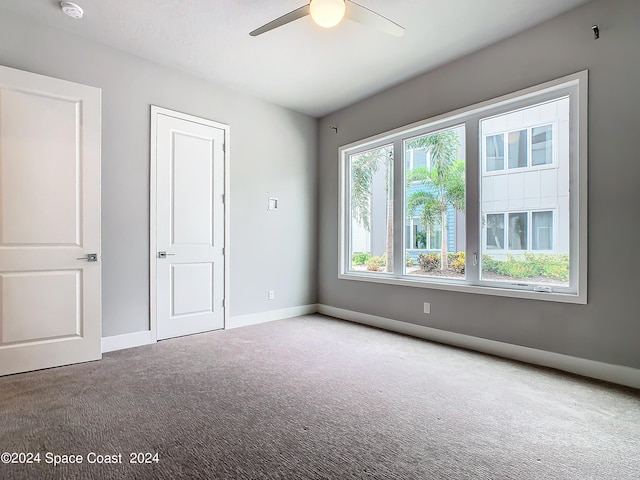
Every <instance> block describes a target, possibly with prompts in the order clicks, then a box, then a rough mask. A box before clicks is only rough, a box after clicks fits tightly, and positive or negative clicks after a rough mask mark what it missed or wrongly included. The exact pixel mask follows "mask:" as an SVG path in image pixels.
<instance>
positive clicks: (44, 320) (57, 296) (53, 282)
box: [0, 67, 101, 375]
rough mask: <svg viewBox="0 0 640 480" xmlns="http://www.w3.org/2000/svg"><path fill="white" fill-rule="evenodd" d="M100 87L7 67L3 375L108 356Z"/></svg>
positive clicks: (2, 122) (0, 291)
mask: <svg viewBox="0 0 640 480" xmlns="http://www.w3.org/2000/svg"><path fill="white" fill-rule="evenodd" d="M89 253H95V254H97V258H98V259H99V256H100V90H99V89H97V88H93V87H88V86H84V85H79V84H75V83H71V82H66V81H63V80H58V79H53V78H49V77H44V76H41V75H35V74H32V73H28V72H22V71H19V70H14V69H10V68H6V67H0V375H5V374H10V373H17V372H22V371H28V370H36V369H40V368H48V367H54V366H58V365H67V364H71V363H77V362H84V361H89V360H96V359H98V358H100V357H101V305H100V262H99V261H96V262H88V261H87V260H86V258H87V254H89Z"/></svg>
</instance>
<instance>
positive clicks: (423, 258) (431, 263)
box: [418, 253, 440, 272]
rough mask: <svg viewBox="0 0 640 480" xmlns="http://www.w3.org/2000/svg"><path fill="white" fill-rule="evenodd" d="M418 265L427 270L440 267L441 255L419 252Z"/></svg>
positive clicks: (430, 270)
mask: <svg viewBox="0 0 640 480" xmlns="http://www.w3.org/2000/svg"><path fill="white" fill-rule="evenodd" d="M418 265H420V267H422V269H423V270H424V271H425V272H432V271H434V270H439V269H440V255H438V254H437V253H419V254H418Z"/></svg>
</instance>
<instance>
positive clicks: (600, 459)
mask: <svg viewBox="0 0 640 480" xmlns="http://www.w3.org/2000/svg"><path fill="white" fill-rule="evenodd" d="M0 452H32V453H34V454H35V453H40V463H37V462H36V463H31V464H2V463H0V478H2V479H12V480H13V479H15V480H18V479H63V478H65V479H66V478H68V479H111V478H113V479H147V478H148V479H156V478H157V479H180V478H193V479H198V478H202V479H205V478H206V479H360V478H363V479H374V478H375V479H532V480H534V479H535V480H544V479H554V480H557V479H562V480H564V479H576V480H587V479H597V480H605V479H612V480H613V479H615V480H624V479H629V480H631V479H633V480H637V479H638V478H640V392H638V391H636V390H631V389H626V388H621V387H615V386H612V385H608V384H604V383H598V382H593V381H589V380H586V379H582V378H579V377H574V376H569V375H564V374H561V373H558V372H555V371H552V370H546V369H539V368H535V367H531V366H528V365H523V364H520V363H515V362H511V361H506V360H501V359H497V358H494V357H490V356H486V355H482V354H477V353H472V352H468V351H464V350H459V349H455V348H449V347H446V346H442V345H438V344H433V343H429V342H426V341H423V340H418V339H414V338H410V337H405V336H401V335H397V334H393V333H388V332H384V331H380V330H376V329H372V328H368V327H364V326H361V325H356V324H352V323H348V322H343V321H339V320H335V319H332V318H329V317H324V316H321V315H310V316H305V317H299V318H295V319H289V320H281V321H277V322H271V323H267V324H262V325H256V326H252V327H245V328H240V329H235V330H229V331H219V332H212V333H207V334H202V335H195V336H191V337H184V338H179V339H173V340H168V341H163V342H160V343H158V344H156V345H151V346H147V347H140V348H135V349H129V350H124V351H119V352H113V353H109V354H106V355H105V356H104V359H103V360H102V361H99V362H93V363H87V364H82V365H73V366H69V367H61V368H56V369H51V370H45V371H39V372H32V373H26V374H20V375H13V376H8V377H2V378H0ZM135 452H142V453H144V452H150V453H151V454H152V455H153V454H155V453H157V462H155V461H154V460H155V459H154V458H153V457H151V456H149V457H148V460H150V461H151V463H148V464H144V463H143V464H131V463H129V461H130V459H131V456H130V455H131V454H132V453H135ZM95 454H98V455H107V457H98V456H96V455H95ZM120 454H121V455H122V463H121V464H96V463H89V462H90V461H95V460H100V459H102V460H104V459H111V460H118V459H119V458H120V457H119V456H118V455H120ZM47 455H48V457H47ZM53 455H60V456H61V455H80V456H81V457H80V458H81V460H82V463H81V464H62V465H58V466H54V465H52V464H51V463H47V459H49V461H53V460H54V459H55V458H57V457H53ZM109 455H110V456H109ZM114 455H115V456H114ZM135 458H138V457H137V456H136V457H135ZM140 459H141V460H145V458H144V457H140ZM60 460H63V459H62V458H60ZM65 460H67V461H68V460H69V458H66V459H65Z"/></svg>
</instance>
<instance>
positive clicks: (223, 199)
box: [222, 193, 225, 203]
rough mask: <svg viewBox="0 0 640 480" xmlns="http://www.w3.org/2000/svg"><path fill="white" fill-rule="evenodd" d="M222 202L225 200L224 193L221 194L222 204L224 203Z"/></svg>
mask: <svg viewBox="0 0 640 480" xmlns="http://www.w3.org/2000/svg"><path fill="white" fill-rule="evenodd" d="M224 200H225V198H224V193H223V194H222V203H224Z"/></svg>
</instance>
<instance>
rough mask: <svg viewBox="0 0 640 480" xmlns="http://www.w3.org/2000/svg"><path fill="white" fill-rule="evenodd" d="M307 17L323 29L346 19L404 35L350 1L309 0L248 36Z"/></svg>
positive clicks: (372, 12)
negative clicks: (307, 2)
mask: <svg viewBox="0 0 640 480" xmlns="http://www.w3.org/2000/svg"><path fill="white" fill-rule="evenodd" d="M307 15H311V18H312V19H313V21H314V22H316V23H317V24H318V25H320V26H321V27H324V28H331V27H334V26H336V25H337V24H338V23H340V21H341V20H342V19H343V18H348V19H349V20H353V21H355V22H358V23H361V24H363V25H367V26H369V27H373V28H377V29H378V30H381V31H383V32H385V33H388V34H391V35H395V36H396V37H401V36H402V35H403V34H404V28H403V27H401V26H400V25H398V24H397V23H395V22H393V21H391V20H389V19H388V18H386V17H383V16H382V15H380V14H379V13H376V12H374V11H373V10H369V9H368V8H366V7H363V6H362V5H358V4H357V3H355V2H352V1H351V0H310V1H309V4H308V5H305V6H304V7H300V8H296V9H295V10H293V11H291V12H289V13H286V14H285V15H283V16H281V17H278V18H276V19H275V20H272V21H271V22H269V23H267V24H265V25H263V26H261V27H260V28H257V29H255V30H254V31H252V32H250V33H249V35H251V36H252V37H255V36H258V35H261V34H263V33H265V32H268V31H269V30H273V29H274V28H278V27H281V26H283V25H286V24H287V23H289V22H293V21H294V20H297V19H299V18H302V17H306V16H307Z"/></svg>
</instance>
